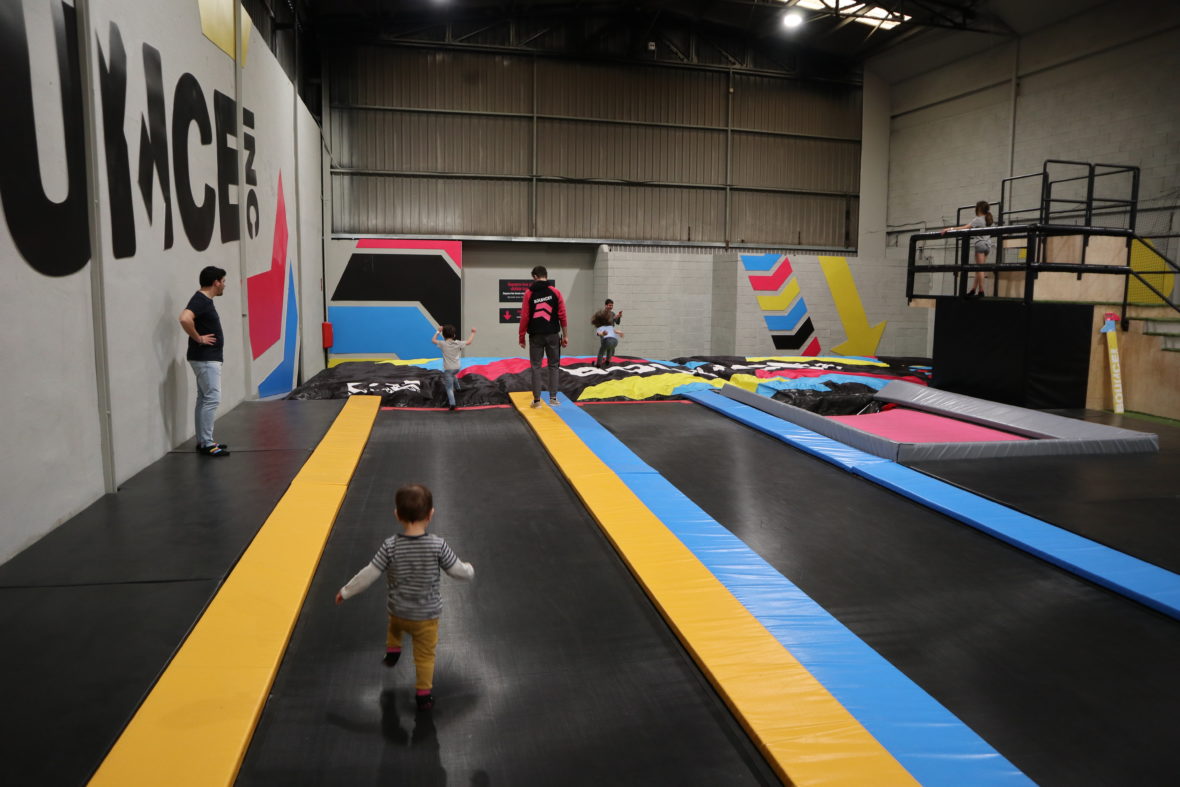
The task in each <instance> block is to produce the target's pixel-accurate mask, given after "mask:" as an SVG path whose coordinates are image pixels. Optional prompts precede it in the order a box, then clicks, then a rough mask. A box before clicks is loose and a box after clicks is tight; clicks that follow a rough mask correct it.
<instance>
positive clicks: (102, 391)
mask: <svg viewBox="0 0 1180 787" xmlns="http://www.w3.org/2000/svg"><path fill="white" fill-rule="evenodd" d="M74 11H75V14H74V21H75V33H76V35H77V36H78V78H79V79H80V80H81V82H82V91H81V92H82V118H83V134H84V137H85V143H84V145H83V147H84V148H85V155H86V213H87V223H88V224H89V231H90V315H91V323H92V324H91V330H92V335H93V337H94V382H95V390H96V392H97V394H98V429H99V441H100V446H101V453H102V483H103V490H104V491H105V492H106V493H107V494H112V493H114V492H116V491H117V490H118V483H117V476H116V474H115V445H114V429H113V428H112V424H111V367H110V359H109V356H108V353H107V308H106V283H105V281H104V278H103V273H104V270H103V269H104V262H105V258H106V254H105V250H104V247H103V239H102V204H101V202H100V199H99V193H98V192H99V187H98V184H99V170H98V143H99V135H98V110H97V109H96V107H95V102H94V85H95V79H94V73H93V65H94V40H93V38H92V37H91V35H90V31H91V29H92V26H91V23H90V0H75V2H74Z"/></svg>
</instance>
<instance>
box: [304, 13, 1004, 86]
mask: <svg viewBox="0 0 1180 787" xmlns="http://www.w3.org/2000/svg"><path fill="white" fill-rule="evenodd" d="M794 2H795V0H785V1H784V0H629V1H628V2H593V1H592V0H586V1H585V2H570V1H569V0H514V1H512V2H496V1H495V0H409V1H408V2H407V1H402V2H398V1H396V0H303V2H302V5H303V10H304V12H305V13H306V15H307V17H308V19H307V22H308V23H309V27H310V28H311V32H312V35H313V36H314V37H315V38H316V39H317V40H318V42H319V43H320V45H321V46H323V47H332V46H347V45H355V44H358V43H376V42H382V43H390V44H401V45H423V46H444V47H457V48H464V47H465V48H479V49H484V50H499V51H517V52H528V53H540V54H553V55H558V54H559V55H566V56H578V57H602V58H610V59H625V60H643V61H656V62H661V63H667V64H679V65H692V66H704V67H716V68H727V69H728V68H735V69H739V70H750V71H767V72H775V73H789V74H798V75H806V76H812V77H834V78H847V77H848V76H849V75H852V74H857V73H859V68H860V64H861V63H862V62H863V61H864V60H866V59H867V58H869V57H872V56H874V55H876V54H879V53H881V52H884V51H886V50H888V49H890V48H891V47H894V46H896V45H897V44H899V43H900V42H902V41H905V40H907V39H909V38H911V37H913V36H914V35H916V34H918V33H921V32H922V31H931V30H942V31H971V32H972V33H974V34H976V35H982V36H985V37H988V38H992V37H995V38H997V39H1002V38H1004V37H1008V36H1012V35H1014V34H1015V33H1014V31H1013V29H1012V28H1011V27H1009V26H1008V25H1007V24H1006V23H1005V21H1004V20H1003V18H1002V17H1000V16H999V15H997V14H995V13H992V12H991V11H990V10H989V5H991V3H990V2H989V0H881V3H880V5H881V6H882V7H883V8H885V9H887V10H889V11H892V12H898V13H904V14H907V15H909V16H911V17H913V18H912V19H911V20H910V21H908V22H906V23H904V24H902V25H899V26H898V27H896V28H894V29H892V30H885V29H881V28H878V27H874V26H869V25H866V24H863V23H858V22H855V21H852V20H850V19H848V18H847V17H840V16H839V15H837V14H836V13H835V12H834V11H829V12H823V11H813V10H809V9H800V11H801V13H802V14H803V15H804V18H805V20H806V21H805V22H804V24H803V25H801V26H800V27H798V28H795V29H793V30H788V29H786V28H784V27H783V24H782V17H783V15H784V13H785V11H786V9H787V8H789V7H790V6H792V5H794ZM827 2H828V4H829V6H832V5H834V4H835V2H836V0H827Z"/></svg>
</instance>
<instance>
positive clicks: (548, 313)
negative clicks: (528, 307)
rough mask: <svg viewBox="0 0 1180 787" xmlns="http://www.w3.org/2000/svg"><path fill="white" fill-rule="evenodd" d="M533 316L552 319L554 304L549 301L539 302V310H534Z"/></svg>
mask: <svg viewBox="0 0 1180 787" xmlns="http://www.w3.org/2000/svg"><path fill="white" fill-rule="evenodd" d="M533 316H534V317H536V318H538V319H541V320H552V319H553V306H552V305H551V304H548V303H540V304H537V310H536V311H535V312H533Z"/></svg>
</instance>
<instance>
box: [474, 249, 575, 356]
mask: <svg viewBox="0 0 1180 787" xmlns="http://www.w3.org/2000/svg"><path fill="white" fill-rule="evenodd" d="M535 265H544V266H545V268H546V269H547V270H548V271H549V278H551V279H553V280H554V282H555V283H556V286H557V289H559V290H561V294H562V297H564V298H565V308H566V318H567V320H568V322H569V328H570V343H569V347H568V348H566V349H565V350H563V351H562V353H563V354H564V355H593V354H595V353H597V352H598V340H597V339H596V338H595V336H594V331H593V329H591V327H590V315H591V314H592V313H593V304H594V302H595V290H594V287H595V273H594V249H593V248H592V247H586V246H580V245H575V244H565V243H560V244H559V243H552V244H544V243H536V244H534V243H492V242H472V243H464V244H463V331H464V332H466V331H467V330H468V329H469V328H472V327H474V328H476V329H478V331H479V332H478V334H477V336H478V338H477V339H476V344H473V345H472V346H471V350H470V352H469V353H468V354H469V355H472V356H498V357H508V358H511V357H518V356H525V357H527V352H528V351H527V350H522V349H520V344H518V343H517V338H516V337H517V331H518V324H500V322H499V319H498V317H497V313H498V310H499V309H500V308H501V307H502V306H510V305H511V306H517V305H519V304H501V303H500V290H499V287H500V279H528V278H530V276H529V272H530V271H531V270H532V269H533V266H535Z"/></svg>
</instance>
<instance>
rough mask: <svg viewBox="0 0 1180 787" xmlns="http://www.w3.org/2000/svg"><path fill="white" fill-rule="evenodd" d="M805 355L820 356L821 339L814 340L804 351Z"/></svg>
mask: <svg viewBox="0 0 1180 787" xmlns="http://www.w3.org/2000/svg"><path fill="white" fill-rule="evenodd" d="M803 354H804V355H819V339H812V340H811V344H809V345H807V349H806V350H804V351H803Z"/></svg>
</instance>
